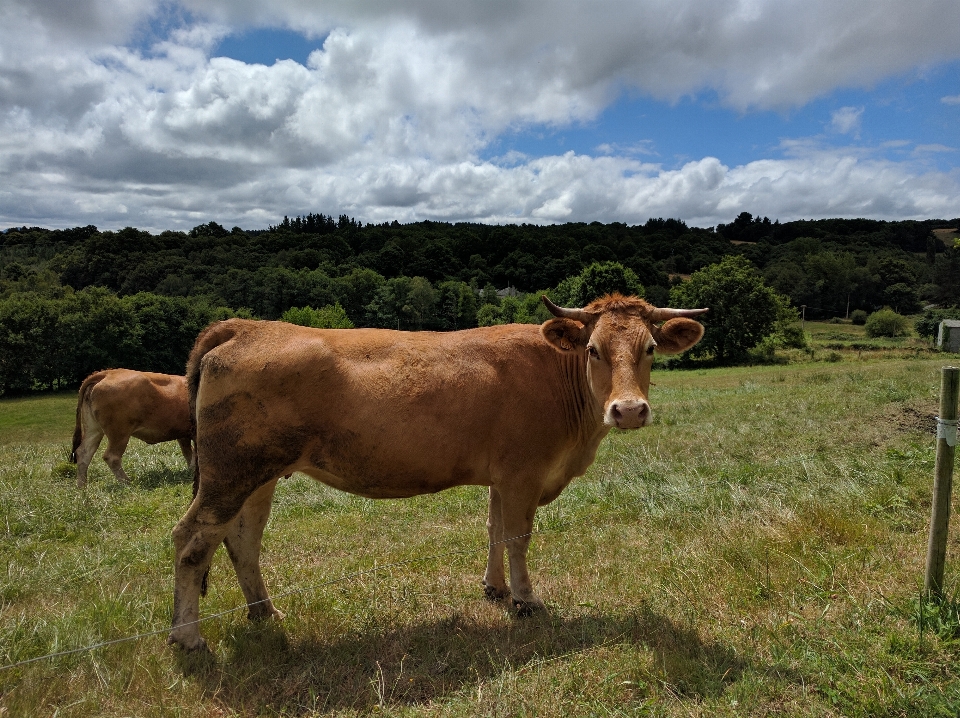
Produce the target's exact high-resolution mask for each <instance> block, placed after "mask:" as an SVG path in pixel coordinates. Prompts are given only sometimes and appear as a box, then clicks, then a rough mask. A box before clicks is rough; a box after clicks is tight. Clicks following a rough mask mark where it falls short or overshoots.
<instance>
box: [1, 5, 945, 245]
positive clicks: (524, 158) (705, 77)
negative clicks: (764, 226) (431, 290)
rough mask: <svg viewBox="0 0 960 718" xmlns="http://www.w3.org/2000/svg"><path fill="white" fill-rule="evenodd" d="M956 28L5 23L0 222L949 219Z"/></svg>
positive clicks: (71, 15) (520, 9)
mask: <svg viewBox="0 0 960 718" xmlns="http://www.w3.org/2000/svg"><path fill="white" fill-rule="evenodd" d="M957 27H960V3H956V2H955V0H911V1H910V2H906V1H905V0H871V1H869V2H868V0H848V2H845V3H842V4H838V3H836V2H833V1H832V0H831V1H828V0H802V1H801V0H675V1H674V2H672V3H670V4H669V5H664V4H662V3H659V2H654V1H653V0H635V1H634V2H630V3H623V2H616V1H615V0H609V1H604V2H598V3H591V4H584V3H581V2H573V1H572V0H571V1H570V2H567V1H566V0H549V1H548V0H516V1H515V2H510V3H495V4H474V3H449V2H446V0H393V1H392V2H390V3H383V2H379V1H378V0H325V2H323V3H318V4H315V5H311V6H304V5H303V4H302V3H300V2H299V1H298V0H264V1H263V2H259V3H256V4H249V5H248V4H245V3H242V2H241V3H237V2H228V1H227V0H181V1H179V2H170V1H169V0H163V1H162V2H161V1H157V0H136V1H135V2H129V0H73V1H72V2H71V3H70V4H68V5H56V4H51V3H49V2H40V0H9V2H8V3H6V4H5V5H4V6H3V7H0V138H2V139H0V171H2V172H3V174H4V179H5V180H6V181H5V182H4V188H2V189H0V222H2V223H6V224H7V225H13V224H16V225H20V224H45V225H47V226H73V225H76V224H97V225H98V226H101V227H111V226H125V225H127V224H133V225H136V226H142V227H144V228H153V229H167V228H184V227H186V228H189V227H191V226H193V225H194V224H199V223H200V222H201V221H209V220H211V219H212V220H215V221H220V222H221V223H224V224H227V225H229V226H232V225H233V224H239V225H241V226H244V227H249V228H255V227H257V226H266V225H268V224H271V223H274V222H275V221H277V218H278V217H282V216H283V215H285V214H286V215H295V214H298V213H306V212H324V213H328V214H334V215H336V214H340V213H347V214H350V215H351V216H355V217H357V218H358V219H361V220H363V221H374V222H379V221H390V220H393V219H399V220H400V221H414V220H418V219H436V220H447V221H459V220H469V221H484V222H491V223H502V222H564V221H571V220H577V221H593V220H600V221H623V222H628V223H640V222H643V221H645V220H646V218H647V217H650V216H674V217H680V218H682V219H684V220H686V221H688V222H690V223H694V224H700V225H706V224H715V223H717V222H721V221H722V222H726V221H730V219H732V217H734V216H736V214H738V213H739V212H740V211H749V212H751V213H753V214H758V215H767V216H770V217H771V218H778V219H781V220H784V221H786V220H789V219H795V218H812V217H830V216H870V217H875V218H878V219H907V218H924V217H945V218H949V217H956V216H958V215H960V132H958V130H957V127H960V43H958V42H957V41H956V28H957Z"/></svg>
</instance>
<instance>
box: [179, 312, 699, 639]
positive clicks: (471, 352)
mask: <svg viewBox="0 0 960 718" xmlns="http://www.w3.org/2000/svg"><path fill="white" fill-rule="evenodd" d="M544 301H545V302H546V304H547V306H548V307H549V309H550V311H551V312H552V313H553V314H554V315H555V317H556V318H555V319H550V320H549V321H547V322H545V323H544V324H543V325H542V326H536V325H529V324H512V325H506V326H495V327H484V328H481V329H468V330H465V331H459V332H449V333H434V332H415V333H407V332H397V331H391V330H386V329H311V328H307V327H299V326H295V325H292V324H286V323H283V322H258V321H249V320H242V319H228V320H227V321H224V322H219V323H216V324H212V325H210V326H209V327H207V328H206V329H205V330H204V331H203V332H201V334H200V336H199V337H198V338H197V342H196V345H195V346H194V348H193V351H192V353H191V355H190V359H189V361H188V363H187V381H188V383H189V385H190V398H191V402H192V407H193V409H192V410H193V412H194V416H195V420H196V430H197V434H196V445H197V455H198V462H197V471H199V477H198V482H199V483H198V491H197V493H196V496H195V498H194V500H193V503H192V504H191V505H190V508H189V509H188V510H187V513H186V514H185V515H184V516H183V518H182V519H181V520H180V522H179V523H178V524H177V526H176V528H174V530H173V539H174V545H175V579H174V601H173V628H172V631H171V633H170V640H169V642H170V643H173V644H179V645H180V646H182V647H184V648H187V649H196V648H200V647H202V646H204V645H205V644H204V641H203V638H202V637H201V636H200V631H199V629H198V626H197V623H196V622H197V620H198V618H199V610H200V607H199V601H200V595H201V590H202V587H203V586H204V584H205V576H206V572H207V570H208V567H209V566H210V561H211V559H212V557H213V554H214V552H215V551H216V549H217V546H218V545H219V544H220V542H221V541H222V542H223V543H225V544H226V547H227V552H228V554H229V556H230V559H231V561H232V562H233V567H234V569H235V570H236V573H237V578H238V579H239V582H240V586H241V588H242V589H243V594H244V597H245V598H246V600H247V603H248V617H249V618H250V619H252V620H255V619H262V618H268V617H270V616H277V617H280V616H281V615H282V614H280V612H279V611H277V610H276V609H275V608H274V606H273V604H272V602H271V601H270V598H269V596H268V594H267V589H266V586H264V583H263V578H262V577H261V574H260V543H261V538H262V535H263V529H264V526H265V525H266V523H267V517H268V515H269V513H270V504H271V500H272V498H273V492H274V488H275V487H276V484H277V481H278V479H279V477H281V476H283V475H285V474H289V473H291V472H293V471H300V472H303V473H305V474H308V475H310V476H312V477H314V478H315V479H318V480H320V481H322V482H324V483H325V484H328V485H329V486H333V487H335V488H338V489H342V490H343V491H349V492H350V493H353V494H358V495H360V496H366V497H369V498H400V497H407V496H415V495H417V494H425V493H434V492H437V491H441V490H443V489H447V488H450V487H452V486H459V485H464V484H473V485H481V486H489V487H490V501H489V517H488V520H487V527H488V533H489V540H490V548H489V555H488V561H487V569H486V573H485V575H484V577H483V584H484V587H485V593H486V595H487V597H488V598H491V599H505V598H506V597H507V596H508V595H511V594H512V597H513V601H514V603H515V605H516V606H517V608H518V609H519V610H520V612H521V613H526V612H529V611H531V610H533V609H536V608H539V607H542V605H543V604H542V602H541V601H540V599H539V598H538V597H537V596H536V594H534V592H533V588H532V586H531V584H530V578H529V575H528V573H527V565H526V553H527V546H528V544H529V541H530V533H531V531H532V530H533V518H534V513H535V512H536V510H537V507H538V506H543V505H545V504H548V503H550V502H551V501H553V500H554V499H555V498H557V496H558V495H559V494H560V492H561V491H562V490H563V488H564V487H565V486H566V485H567V484H568V483H569V482H570V480H571V479H572V478H573V477H575V476H580V475H582V474H583V473H584V472H585V471H586V470H587V467H589V466H590V464H591V463H592V462H593V459H594V456H595V455H596V451H597V447H598V446H599V444H600V441H601V439H603V437H604V436H606V434H607V433H608V432H609V431H610V429H611V428H613V427H619V428H621V429H636V428H639V427H642V426H646V425H647V424H649V423H650V421H651V417H650V405H649V404H648V400H647V396H648V391H649V387H650V367H651V364H652V363H653V354H654V349H657V350H659V351H661V352H664V353H667V354H674V353H678V352H682V351H685V350H686V349H689V348H690V347H692V346H693V345H694V344H696V343H697V342H698V341H699V340H700V338H701V337H702V336H703V327H702V326H701V325H700V324H699V323H698V322H696V321H694V320H692V319H688V318H686V317H690V316H694V315H698V314H700V313H702V312H705V311H707V310H706V309H692V310H685V309H658V308H656V307H653V306H651V305H650V304H647V303H646V302H645V301H643V300H642V299H637V298H635V297H623V296H620V295H613V296H608V297H604V298H603V299H599V300H597V301H595V302H593V303H591V304H589V305H588V306H587V307H586V308H585V309H562V308H560V307H557V306H555V305H553V304H552V303H551V302H550V301H549V300H548V299H547V298H546V297H544ZM505 550H506V552H507V554H508V555H509V557H510V585H509V588H508V586H507V582H506V576H505V574H504V551H505Z"/></svg>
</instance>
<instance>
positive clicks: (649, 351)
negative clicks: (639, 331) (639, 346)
mask: <svg viewBox="0 0 960 718" xmlns="http://www.w3.org/2000/svg"><path fill="white" fill-rule="evenodd" d="M656 348H657V345H656V344H651V345H650V346H648V347H647V356H648V357H652V356H653V350H654V349H656Z"/></svg>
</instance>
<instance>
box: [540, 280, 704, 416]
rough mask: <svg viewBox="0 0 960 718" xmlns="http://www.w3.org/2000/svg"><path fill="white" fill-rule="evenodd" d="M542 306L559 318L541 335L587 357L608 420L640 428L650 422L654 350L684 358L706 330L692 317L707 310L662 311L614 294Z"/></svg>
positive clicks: (590, 376) (593, 388)
mask: <svg viewBox="0 0 960 718" xmlns="http://www.w3.org/2000/svg"><path fill="white" fill-rule="evenodd" d="M543 303H544V304H546V306H547V309H549V310H550V312H551V313H552V314H553V315H554V316H555V317H556V319H550V320H548V321H546V322H544V323H543V326H541V327H540V331H541V332H542V333H543V336H544V338H546V340H547V341H548V342H550V344H551V345H552V346H553V347H554V349H556V350H557V351H559V352H562V353H568V352H571V353H572V352H578V353H580V354H582V355H583V356H584V360H585V362H586V367H587V383H588V384H589V386H590V391H591V392H592V393H593V395H594V397H595V398H596V400H597V402H598V403H599V404H600V405H601V406H602V407H603V422H604V423H605V424H606V425H607V426H616V427H618V428H620V429H639V428H640V427H641V426H646V425H647V424H649V423H650V421H651V416H650V403H649V401H648V399H647V397H648V396H649V394H650V367H651V366H652V365H653V355H654V352H655V351H656V352H660V353H661V354H679V353H680V352H684V351H686V350H687V349H689V348H690V347H692V346H693V345H694V344H696V343H697V342H698V341H700V338H701V337H702V336H703V326H702V325H701V324H700V322H696V321H694V320H693V319H689V318H688V317H693V316H696V315H698V314H703V313H704V312H706V311H707V310H706V309H659V308H657V307H654V306H653V305H651V304H647V302H645V301H643V300H642V299H638V298H636V297H624V296H623V295H620V294H612V295H608V296H606V297H603V298H601V299H597V300H596V301H593V302H591V303H590V304H588V305H587V306H586V307H584V308H583V309H564V308H562V307H558V306H557V305H555V304H554V303H553V302H551V301H550V300H549V299H547V297H543Z"/></svg>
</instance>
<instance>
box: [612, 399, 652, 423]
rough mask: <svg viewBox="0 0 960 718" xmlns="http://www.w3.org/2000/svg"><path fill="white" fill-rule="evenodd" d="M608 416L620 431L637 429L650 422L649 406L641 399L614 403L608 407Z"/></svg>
mask: <svg viewBox="0 0 960 718" xmlns="http://www.w3.org/2000/svg"><path fill="white" fill-rule="evenodd" d="M610 416H611V418H613V421H614V423H615V424H616V425H617V426H618V427H619V428H621V429H639V428H640V427H641V426H646V425H647V423H649V421H650V404H648V403H647V402H646V401H644V400H643V399H630V400H621V401H615V402H613V403H612V404H611V405H610Z"/></svg>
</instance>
